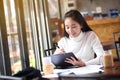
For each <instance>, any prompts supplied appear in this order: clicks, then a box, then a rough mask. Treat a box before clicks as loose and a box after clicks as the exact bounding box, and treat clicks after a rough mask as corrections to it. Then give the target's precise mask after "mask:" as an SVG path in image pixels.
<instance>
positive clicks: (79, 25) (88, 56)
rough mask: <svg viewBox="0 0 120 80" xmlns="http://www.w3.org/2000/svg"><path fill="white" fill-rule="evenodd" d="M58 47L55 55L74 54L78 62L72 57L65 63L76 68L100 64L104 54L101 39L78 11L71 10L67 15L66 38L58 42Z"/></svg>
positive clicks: (65, 22)
mask: <svg viewBox="0 0 120 80" xmlns="http://www.w3.org/2000/svg"><path fill="white" fill-rule="evenodd" d="M58 46H59V48H57V49H56V51H55V53H54V54H60V53H65V52H73V53H74V55H75V56H76V57H77V58H78V60H76V59H74V58H73V57H71V58H67V59H66V61H65V62H67V63H71V64H73V65H75V66H86V65H90V64H100V62H101V61H100V60H101V57H102V55H103V53H104V50H103V47H102V45H101V42H100V40H99V38H98V37H97V35H96V34H95V33H94V32H93V31H92V29H91V28H90V27H89V26H88V24H87V23H86V21H85V19H84V18H83V17H82V15H81V14H80V12H79V11H77V10H70V11H68V12H67V13H66V14H65V16H64V36H63V38H61V40H60V41H59V42H58ZM95 54H96V57H94V55H95Z"/></svg>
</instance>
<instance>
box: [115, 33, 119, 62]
mask: <svg viewBox="0 0 120 80" xmlns="http://www.w3.org/2000/svg"><path fill="white" fill-rule="evenodd" d="M113 36H114V42H115V48H116V55H117V58H118V61H120V32H114V33H113Z"/></svg>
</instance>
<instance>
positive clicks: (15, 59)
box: [4, 0, 22, 73]
mask: <svg viewBox="0 0 120 80" xmlns="http://www.w3.org/2000/svg"><path fill="white" fill-rule="evenodd" d="M4 2H5V6H4V7H5V8H4V9H5V17H6V26H7V35H8V47H9V54H10V62H11V69H12V73H16V72H18V71H19V70H21V69H22V66H21V60H20V48H19V41H18V31H17V23H16V14H15V5H14V0H4Z"/></svg>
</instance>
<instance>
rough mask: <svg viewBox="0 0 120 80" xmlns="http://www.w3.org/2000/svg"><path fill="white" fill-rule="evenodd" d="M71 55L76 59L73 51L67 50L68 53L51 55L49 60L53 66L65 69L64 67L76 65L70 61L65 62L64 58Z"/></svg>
mask: <svg viewBox="0 0 120 80" xmlns="http://www.w3.org/2000/svg"><path fill="white" fill-rule="evenodd" d="M71 56H72V57H74V58H75V59H76V60H77V58H76V57H75V55H74V54H73V52H68V53H62V54H55V55H52V56H51V61H52V63H53V64H54V65H55V68H57V69H66V68H72V67H76V66H74V65H72V64H70V63H67V62H65V60H66V58H70V57H71Z"/></svg>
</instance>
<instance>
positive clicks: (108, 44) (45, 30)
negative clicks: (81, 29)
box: [0, 0, 120, 80]
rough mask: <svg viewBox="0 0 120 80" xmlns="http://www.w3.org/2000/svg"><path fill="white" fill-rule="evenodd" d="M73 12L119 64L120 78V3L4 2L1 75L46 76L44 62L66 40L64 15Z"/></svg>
mask: <svg viewBox="0 0 120 80" xmlns="http://www.w3.org/2000/svg"><path fill="white" fill-rule="evenodd" d="M72 9H76V10H78V11H79V12H80V13H81V14H82V16H83V17H84V19H85V20H86V22H87V23H88V25H89V26H90V28H91V29H92V30H93V31H94V32H95V33H96V34H97V35H98V37H99V39H100V41H101V43H102V45H103V48H104V50H105V51H106V52H107V53H111V54H112V57H113V61H117V62H118V63H119V64H117V65H118V66H119V70H118V73H119V76H120V62H119V61H120V57H119V55H120V50H119V47H120V46H119V45H120V39H119V38H120V0H114V1H113V0H0V75H1V76H3V77H5V78H6V77H8V76H9V77H11V76H12V75H14V74H16V73H17V72H18V71H21V70H23V69H25V68H27V67H34V68H35V69H38V70H40V71H41V74H43V73H42V72H43V58H44V57H46V56H50V55H52V54H53V52H54V50H55V46H54V44H55V43H56V42H58V41H59V40H60V39H61V38H62V36H63V31H64V30H63V29H64V24H63V18H64V14H65V13H66V12H67V11H69V10H72ZM0 78H1V77H0ZM119 79H120V77H119ZM119 79H118V80H119ZM0 80H2V79H0ZM8 80H10V79H8ZM11 80H12V79H11ZM16 80H17V79H16ZM18 80H20V79H18ZM50 80H59V79H50ZM61 80H62V79H61ZM68 80H69V79H68ZM78 80H79V79H78ZM97 80H98V79H97ZM111 80H112V79H111Z"/></svg>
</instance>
